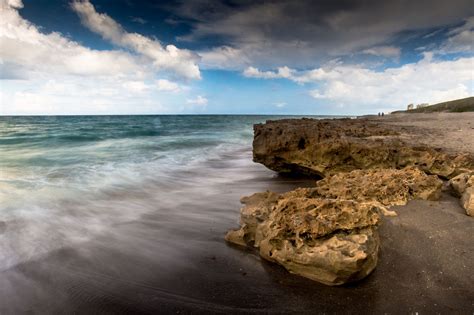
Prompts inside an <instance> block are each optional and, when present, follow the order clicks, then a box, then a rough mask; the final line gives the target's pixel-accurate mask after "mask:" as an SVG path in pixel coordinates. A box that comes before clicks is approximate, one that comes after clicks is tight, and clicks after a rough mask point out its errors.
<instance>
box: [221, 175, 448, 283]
mask: <svg viewBox="0 0 474 315" xmlns="http://www.w3.org/2000/svg"><path fill="white" fill-rule="evenodd" d="M441 186H442V181H441V180H439V179H438V178H437V176H434V175H426V174H425V173H423V172H422V171H420V170H418V169H416V168H406V169H403V170H394V169H382V170H366V171H361V170H357V171H352V172H350V173H342V174H337V175H334V176H331V177H328V178H326V179H324V180H321V181H319V182H317V183H316V187H314V188H298V189H295V190H293V191H290V192H287V193H284V194H280V195H279V194H276V193H273V192H269V191H267V192H263V193H256V194H253V195H252V196H249V197H243V198H242V199H241V202H242V203H243V204H244V207H243V208H242V209H241V220H240V224H241V228H240V229H238V230H236V231H229V232H228V233H227V236H226V240H227V241H229V242H231V243H234V244H238V245H244V246H254V247H257V248H259V253H260V255H261V256H262V257H263V258H265V259H267V260H269V261H273V262H276V263H278V264H281V265H282V266H284V267H285V268H286V269H287V270H289V271H290V272H292V273H296V274H299V275H301V276H304V277H307V278H310V279H312V280H316V281H319V282H322V283H324V284H328V285H340V284H343V283H347V282H351V281H356V280H359V279H362V278H363V277H365V276H367V275H368V274H369V273H370V272H371V271H372V270H373V269H374V268H375V266H376V264H377V252H378V248H379V239H378V234H377V226H378V224H379V222H380V215H381V213H384V214H389V215H393V213H392V212H390V211H388V210H387V209H386V207H389V206H392V205H402V204H406V202H407V201H408V200H409V199H414V198H419V199H430V200H433V199H437V198H438V197H439V194H440V190H441Z"/></svg>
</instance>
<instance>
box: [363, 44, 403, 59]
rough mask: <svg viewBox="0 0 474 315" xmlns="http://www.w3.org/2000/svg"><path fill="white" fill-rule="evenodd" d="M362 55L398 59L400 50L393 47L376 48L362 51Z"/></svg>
mask: <svg viewBox="0 0 474 315" xmlns="http://www.w3.org/2000/svg"><path fill="white" fill-rule="evenodd" d="M362 53H364V54H368V55H373V56H378V57H385V58H395V59H398V58H400V55H401V50H400V48H398V47H394V46H376V47H372V48H368V49H365V50H363V51H362Z"/></svg>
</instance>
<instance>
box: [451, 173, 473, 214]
mask: <svg viewBox="0 0 474 315" xmlns="http://www.w3.org/2000/svg"><path fill="white" fill-rule="evenodd" d="M449 185H450V187H451V189H452V192H453V194H454V195H455V196H457V197H460V198H461V199H460V202H461V206H462V207H463V208H464V209H465V210H466V214H467V215H469V216H474V174H473V173H472V172H467V173H463V174H460V175H458V176H456V177H454V178H452V179H451V180H450V181H449Z"/></svg>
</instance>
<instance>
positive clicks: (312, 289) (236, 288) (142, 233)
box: [0, 152, 474, 314]
mask: <svg viewBox="0 0 474 315" xmlns="http://www.w3.org/2000/svg"><path fill="white" fill-rule="evenodd" d="M230 159H231V157H227V158H225V157H224V159H223V160H222V161H213V162H212V163H211V164H209V165H208V166H207V167H206V168H203V170H202V172H201V173H199V171H198V172H197V173H195V174H182V176H181V177H179V178H180V180H184V179H185V178H188V176H189V178H192V179H193V180H196V179H197V180H199V181H202V190H201V189H200V188H199V186H196V185H189V186H188V185H186V183H185V182H183V185H182V188H181V189H180V190H179V191H176V189H175V188H173V189H171V188H170V189H169V190H166V187H164V188H163V190H162V191H160V194H161V195H160V197H162V199H161V200H162V202H161V203H160V204H157V210H156V212H154V213H150V214H146V215H144V216H142V217H141V218H140V219H139V220H135V221H130V222H124V223H122V224H120V225H117V226H114V227H113V228H112V229H110V230H108V231H106V233H104V234H103V235H102V236H100V237H95V238H93V239H91V240H89V241H88V242H85V243H79V244H76V245H73V246H69V247H65V248H62V249H60V250H57V251H55V252H51V253H49V254H48V255H47V256H44V257H42V258H40V259H35V260H31V261H28V262H26V263H23V264H21V265H17V266H15V267H13V268H11V269H8V270H5V271H3V272H1V273H0V313H2V314H10V313H15V314H17V313H25V312H31V313H35V314H59V313H61V314H64V313H75V314H97V313H100V314H103V313H108V314H120V313H134V314H140V313H143V314H163V313H203V314H204V313H221V314H230V313H280V314H286V313H297V314H303V313H304V314H318V313H356V314H367V313H369V314H382V313H391V314H400V313H415V312H418V313H419V314H433V313H442V314H446V313H454V314H472V313H473V312H474V285H473V283H474V273H473V272H472V270H473V268H474V218H471V217H468V216H466V215H465V214H464V210H463V209H462V208H461V207H460V206H459V203H458V199H456V198H453V197H450V196H448V195H444V196H443V199H442V200H441V201H439V202H429V201H411V202H410V203H409V204H408V205H407V206H405V207H394V208H393V209H394V210H396V211H397V212H398V214H399V216H398V217H393V218H391V217H389V218H385V219H384V224H383V225H382V226H381V227H380V235H381V244H382V245H381V246H382V248H381V252H380V257H379V258H380V260H379V264H378V266H377V268H376V270H375V271H374V272H373V273H372V274H371V275H370V276H369V277H367V278H366V279H364V280H363V281H361V282H359V283H356V284H352V285H346V286H342V287H328V286H325V285H322V284H319V283H317V282H313V281H310V280H307V279H305V278H302V277H298V276H295V275H291V274H289V273H287V272H286V271H285V270H284V269H283V268H281V267H279V266H277V265H275V264H271V263H268V262H265V261H262V260H261V259H260V258H259V256H258V255H256V254H255V253H252V252H251V251H245V250H242V249H240V248H236V247H232V246H229V245H228V244H226V243H225V241H224V239H223V237H224V235H225V232H226V231H227V230H228V229H230V228H235V227H237V224H238V217H239V207H240V205H239V202H238V199H239V197H240V196H241V195H247V194H251V193H253V192H257V191H263V190H266V189H271V190H275V191H285V190H291V189H293V188H295V187H297V186H307V185H311V184H312V183H311V182H308V181H301V180H300V181H298V180H293V179H285V178H279V177H276V176H275V174H274V173H273V172H271V171H269V170H267V169H265V168H264V167H263V166H261V165H257V164H252V163H251V161H250V159H251V157H250V152H247V153H245V155H244V156H243V158H242V159H241V160H239V161H240V162H239V163H237V164H235V163H234V164H229V162H226V161H227V160H230ZM245 161H246V162H245ZM233 174H234V175H235V174H251V176H248V177H247V178H241V179H238V180H235V181H230V182H224V183H223V184H222V183H220V182H219V181H218V180H217V179H219V178H221V179H222V178H225V177H227V176H228V177H232V176H233ZM140 198H142V197H140Z"/></svg>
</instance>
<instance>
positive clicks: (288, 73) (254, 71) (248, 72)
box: [243, 66, 296, 79]
mask: <svg viewBox="0 0 474 315" xmlns="http://www.w3.org/2000/svg"><path fill="white" fill-rule="evenodd" d="M295 72H296V71H295V70H292V69H290V68H288V67H286V66H285V67H279V68H277V71H276V72H273V71H260V70H259V69H258V68H255V67H248V68H247V69H245V70H244V72H243V75H244V76H246V77H247V78H260V79H291V78H292V77H293V73H295Z"/></svg>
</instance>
